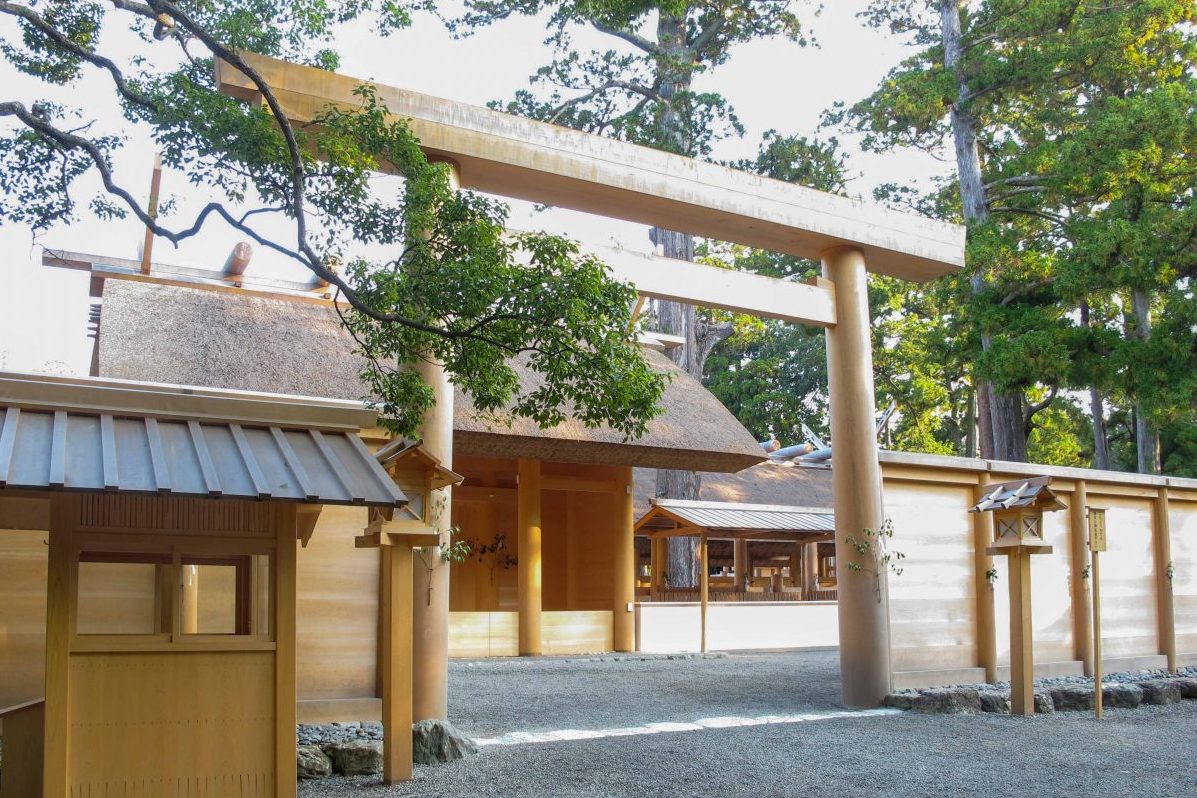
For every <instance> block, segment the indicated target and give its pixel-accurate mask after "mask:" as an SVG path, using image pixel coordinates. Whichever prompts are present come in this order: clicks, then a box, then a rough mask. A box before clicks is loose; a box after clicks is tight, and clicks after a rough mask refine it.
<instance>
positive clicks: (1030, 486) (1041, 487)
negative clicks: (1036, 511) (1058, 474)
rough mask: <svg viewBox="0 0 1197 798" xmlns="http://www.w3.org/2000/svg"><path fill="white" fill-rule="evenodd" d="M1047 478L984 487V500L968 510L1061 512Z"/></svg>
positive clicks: (978, 511)
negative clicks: (1029, 508)
mask: <svg viewBox="0 0 1197 798" xmlns="http://www.w3.org/2000/svg"><path fill="white" fill-rule="evenodd" d="M1051 481H1052V478H1051V477H1049V476H1043V477H1034V478H1032V479H1023V480H1013V481H1011V482H1003V483H1001V484H1000V485H986V486H985V487H984V488H982V490H983V491H984V498H983V499H981V501H979V502H977V504H976V505H975V506H974V507H973V508H972V509H971V510H969V512H970V513H983V512H987V511H991V510H1012V509H1015V508H1018V507H1031V506H1035V507H1039V508H1041V509H1044V510H1049V511H1050V510H1063V509H1064V505H1063V503H1061V502H1060V501H1059V500H1058V499H1057V498H1056V494H1055V492H1053V491H1052V489H1051V488H1050V487H1048V486H1049V485H1050V484H1051Z"/></svg>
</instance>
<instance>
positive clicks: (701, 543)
mask: <svg viewBox="0 0 1197 798" xmlns="http://www.w3.org/2000/svg"><path fill="white" fill-rule="evenodd" d="M698 551H699V559H698V601H699V610H698V614H699V626H700V630H699V649H700V650H701V651H702V653H703V654H705V653H707V605H708V604H709V603H710V600H711V556H710V546H708V545H707V536H706V535H705V534H704V535H702V537H700V538H699V539H698Z"/></svg>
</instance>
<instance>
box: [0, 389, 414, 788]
mask: <svg viewBox="0 0 1197 798" xmlns="http://www.w3.org/2000/svg"><path fill="white" fill-rule="evenodd" d="M374 421H375V416H374V414H373V413H372V412H370V411H366V410H363V409H362V407H361V405H360V404H357V403H352V402H333V401H325V400H315V401H310V400H299V399H296V398H293V397H277V396H270V395H266V394H244V393H235V392H229V391H212V390H205V389H190V388H188V389H182V388H177V387H172V386H156V385H143V384H136V383H120V382H116V381H103V380H66V379H55V378H43V377H32V376H23V375H6V374H0V529H6V528H8V529H12V528H16V529H44V530H47V532H48V535H47V542H48V546H49V561H48V582H47V597H46V693H45V698H44V700H42V701H35V702H31V703H27V704H23V705H21V706H20V707H16V708H13V709H11V710H7V711H3V712H0V717H3V719H4V743H5V745H4V747H5V757H4V759H5V761H4V776H3V782H2V786H0V796H3V798H31V796H46V797H47V798H50V797H51V796H52V797H53V798H66V797H67V796H71V797H74V796H80V798H82V796H93V795H145V796H160V797H164V798H169V797H172V796H184V795H185V796H196V797H197V798H198V797H200V796H212V797H213V798H233V797H234V796H236V797H238V798H248V797H249V796H263V797H265V796H271V797H273V796H294V795H295V790H296V785H295V698H296V694H295V612H296V610H295V607H296V567H295V564H296V545H297V540H306V539H307V537H308V536H310V534H311V530H312V528H313V526H314V525H315V519H316V517H317V515H318V514H319V511H320V507H321V506H322V505H324V504H355V505H365V506H369V507H378V508H390V509H392V510H393V509H394V508H396V507H401V506H403V505H405V504H406V503H407V500H406V498H405V497H404V495H403V493H402V492H401V491H400V490H399V489H398V488H397V487H396V486H395V484H394V483H393V482H392V480H391V478H390V477H389V476H388V475H387V473H386V472H385V471H384V470H383V468H382V467H381V466H380V465H379V464H378V462H377V461H376V460H375V458H374V457H373V456H372V455H371V453H370V452H369V451H368V450H367V449H366V447H365V446H364V445H363V444H362V442H361V440H360V438H359V436H358V432H359V431H360V429H361V428H362V427H363V426H371V425H373V423H374ZM0 534H2V533H0ZM346 545H353V544H352V542H351V541H350V540H346ZM406 609H407V611H408V613H410V606H409V607H407V608H406ZM402 692H403V694H404V695H405V696H406V700H407V701H408V702H409V703H410V689H408V690H406V691H402ZM409 729H410V727H409ZM407 755H408V756H410V748H409V749H408V751H407Z"/></svg>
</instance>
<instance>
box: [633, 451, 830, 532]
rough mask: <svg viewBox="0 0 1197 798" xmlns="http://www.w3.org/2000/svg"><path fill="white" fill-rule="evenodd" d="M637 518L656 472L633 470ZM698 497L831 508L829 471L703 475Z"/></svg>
mask: <svg viewBox="0 0 1197 798" xmlns="http://www.w3.org/2000/svg"><path fill="white" fill-rule="evenodd" d="M635 478H636V510H635V515H636V518H643V517H644V514H645V513H647V512H648V511H649V508H650V501H649V500H650V499H652V498H653V496H654V495H655V493H656V488H657V472H656V471H655V470H654V469H651V468H638V469H636V475H635ZM698 498H699V499H700V500H702V501H718V502H741V503H746V504H784V505H798V506H801V507H832V506H834V505H835V500H834V498H833V496H832V492H831V469H829V468H810V467H805V466H798V465H793V464H790V463H760V464H759V465H755V466H753V467H752V468H747V469H744V470H743V471H740V472H739V473H737V474H703V475H702V483H701V486H700V487H699V496H698Z"/></svg>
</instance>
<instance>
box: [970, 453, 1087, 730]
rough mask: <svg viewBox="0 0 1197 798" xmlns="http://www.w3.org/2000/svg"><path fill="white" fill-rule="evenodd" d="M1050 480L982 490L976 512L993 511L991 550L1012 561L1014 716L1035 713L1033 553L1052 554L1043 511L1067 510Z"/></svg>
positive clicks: (1011, 631) (1014, 482)
mask: <svg viewBox="0 0 1197 798" xmlns="http://www.w3.org/2000/svg"><path fill="white" fill-rule="evenodd" d="M1051 480H1052V478H1051V477H1035V478H1033V479H1025V480H1016V481H1013V482H1003V483H1001V484H998V485H988V486H986V487H985V488H983V489H982V495H983V496H984V498H983V499H981V501H980V502H978V503H977V505H976V506H975V507H973V508H972V510H970V512H974V513H984V512H989V513H993V527H994V540H993V545H991V546H989V547H988V548H987V549H986V552H987V553H988V554H991V555H993V556H999V555H1000V556H1004V557H1006V558H1007V563H1008V564H1009V568H1008V569H1007V571H1008V573H1009V575H1010V713H1011V714H1013V715H1034V714H1035V653H1034V640H1033V630H1034V625H1033V623H1032V618H1031V555H1033V554H1050V553H1051V551H1052V547H1051V546H1049V545H1047V544H1046V543H1045V542H1044V540H1043V513H1044V512H1050V511H1054V510H1063V509H1065V506H1064V504H1063V503H1061V502H1060V500H1059V499H1058V498H1056V494H1055V493H1054V492H1052V490H1051V488H1050V487H1048V486H1049V485H1050V484H1051Z"/></svg>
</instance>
